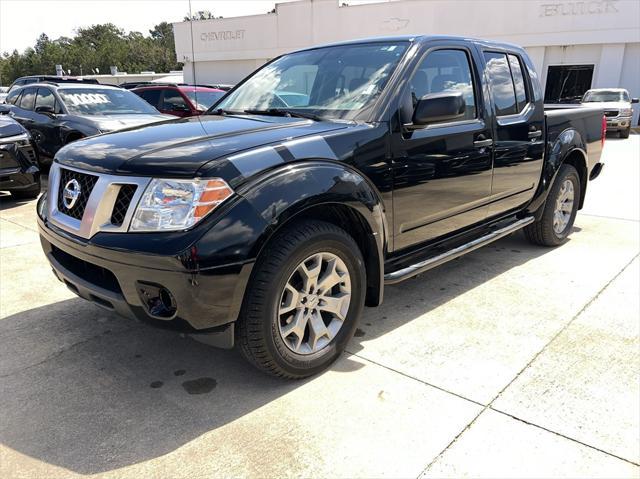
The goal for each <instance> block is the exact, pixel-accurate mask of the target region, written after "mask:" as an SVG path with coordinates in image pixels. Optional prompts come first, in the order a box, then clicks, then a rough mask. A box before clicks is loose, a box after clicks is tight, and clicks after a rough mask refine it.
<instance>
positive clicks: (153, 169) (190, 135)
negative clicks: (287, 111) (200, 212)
mask: <svg viewBox="0 0 640 479" xmlns="http://www.w3.org/2000/svg"><path fill="white" fill-rule="evenodd" d="M347 126H348V125H347V124H345V123H334V122H325V121H321V122H316V121H312V120H306V119H300V118H291V117H271V116H218V115H205V116H198V117H191V118H184V119H179V120H173V121H167V122H161V123H156V124H153V125H143V126H139V127H135V128H129V129H126V130H121V131H118V132H115V133H108V134H104V135H97V136H93V137H90V138H86V139H83V140H79V141H75V142H73V143H71V144H69V145H67V146H65V147H64V148H62V149H60V150H59V151H58V153H57V154H56V161H58V162H59V163H60V164H62V165H68V166H72V167H75V168H80V169H83V170H90V171H96V172H103V173H112V174H123V175H136V176H155V177H158V176H165V177H174V178H175V177H182V178H192V177H194V176H197V173H198V170H200V169H201V168H202V167H204V166H205V165H206V164H208V163H210V162H213V161H215V160H217V159H219V158H223V157H226V156H229V155H233V154H235V153H238V152H241V151H245V150H251V149H254V148H257V147H260V146H263V145H266V144H270V143H275V142H278V141H284V140H292V139H295V138H299V137H302V136H307V135H318V134H321V133H324V132H328V131H332V130H338V129H342V128H346V127H347ZM226 179H228V180H231V179H232V178H226Z"/></svg>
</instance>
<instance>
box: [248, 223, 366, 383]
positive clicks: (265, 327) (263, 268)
mask: <svg viewBox="0 0 640 479" xmlns="http://www.w3.org/2000/svg"><path fill="white" fill-rule="evenodd" d="M320 252H328V253H331V254H333V255H336V256H338V257H339V258H340V259H341V260H342V261H343V263H344V264H345V265H346V268H347V271H348V273H349V277H350V281H351V300H350V303H349V307H348V312H347V314H346V316H345V320H344V322H343V323H342V326H341V327H340V329H339V330H338V331H337V333H336V335H335V337H333V339H332V340H331V341H330V342H329V343H328V344H327V345H326V346H325V347H324V348H322V349H320V350H319V351H316V352H313V353H311V354H297V353H296V352H294V351H293V350H291V349H290V348H289V347H288V346H287V345H286V344H285V341H284V339H283V338H282V336H281V334H280V329H279V328H280V323H279V322H280V317H279V315H278V314H277V311H278V306H279V304H280V301H281V297H282V292H283V290H284V287H285V285H286V284H287V282H288V281H289V279H290V277H291V275H292V274H293V272H294V271H295V269H296V268H297V267H298V265H299V264H300V263H301V262H303V261H304V260H305V259H306V258H309V257H310V256H311V255H313V254H315V253H320ZM365 284H366V271H365V266H364V260H363V258H362V254H361V253H360V250H359V248H358V245H357V244H356V242H355V241H354V240H353V238H352V237H351V236H349V235H348V234H347V233H346V232H345V231H344V230H342V229H341V228H338V227H337V226H335V225H332V224H330V223H326V222H323V221H302V222H298V223H294V224H292V225H291V226H289V227H285V229H284V230H283V231H282V232H280V233H278V234H276V236H275V237H274V239H273V240H272V241H270V242H269V244H268V245H267V247H266V248H265V250H264V251H263V252H262V253H261V255H260V257H259V258H258V261H257V263H256V265H255V267H254V271H253V273H252V279H251V281H250V283H249V285H248V287H247V292H246V294H245V298H244V302H243V305H242V310H241V313H240V318H239V319H238V322H237V328H236V343H237V345H238V347H239V349H240V351H241V352H242V354H243V356H244V357H245V358H246V359H247V360H248V361H249V362H251V363H252V364H254V365H255V366H256V367H257V368H258V369H260V370H262V371H264V372H267V373H269V374H272V375H274V376H279V377H283V378H288V379H301V378H305V377H308V376H312V375H313V374H316V373H318V372H320V371H323V370H324V369H326V368H327V367H328V366H329V365H330V364H331V363H333V362H334V361H335V360H336V359H337V358H338V357H339V356H340V354H341V353H342V351H343V350H344V349H345V347H346V346H347V343H348V342H349V340H350V339H351V337H352V336H353V333H354V331H355V329H356V325H357V323H358V320H359V318H360V315H361V314H362V309H363V306H364V296H365V289H366V288H365Z"/></svg>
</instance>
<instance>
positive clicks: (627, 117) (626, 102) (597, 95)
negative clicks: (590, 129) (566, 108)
mask: <svg viewBox="0 0 640 479" xmlns="http://www.w3.org/2000/svg"><path fill="white" fill-rule="evenodd" d="M582 103H589V106H599V107H601V108H602V109H603V110H604V115H605V116H606V117H607V131H617V132H618V133H620V138H629V132H630V131H631V118H632V116H633V109H632V108H631V104H632V103H638V99H637V98H631V97H630V96H629V92H628V91H627V90H625V89H624V88H594V89H593V90H588V91H587V92H586V93H585V94H584V96H583V97H582ZM594 103H595V105H594Z"/></svg>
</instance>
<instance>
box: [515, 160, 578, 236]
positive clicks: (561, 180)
mask: <svg viewBox="0 0 640 479" xmlns="http://www.w3.org/2000/svg"><path fill="white" fill-rule="evenodd" d="M579 201H580V177H579V176H578V172H577V171H576V169H575V168H574V167H573V166H571V165H562V166H561V167H560V171H558V176H557V177H556V181H555V182H554V183H553V186H552V187H551V191H550V192H549V196H548V197H547V200H546V201H545V205H544V211H543V213H542V217H541V218H540V219H539V220H538V221H536V222H534V223H532V224H530V225H528V226H527V227H525V229H524V233H525V235H526V236H527V238H528V239H529V241H531V242H532V243H535V244H539V245H542V246H558V245H561V244H562V243H564V242H565V241H567V238H568V236H569V233H571V230H572V228H573V223H574V221H575V219H576V214H577V213H578V203H579Z"/></svg>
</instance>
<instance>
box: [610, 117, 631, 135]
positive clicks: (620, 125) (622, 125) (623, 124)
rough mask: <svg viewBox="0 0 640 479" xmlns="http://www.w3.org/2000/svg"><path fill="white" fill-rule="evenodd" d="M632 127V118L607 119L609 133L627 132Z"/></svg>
mask: <svg viewBox="0 0 640 479" xmlns="http://www.w3.org/2000/svg"><path fill="white" fill-rule="evenodd" d="M630 127H631V117H630V116H616V117H612V118H607V130H608V131H614V130H615V131H620V130H626V129H627V128H630Z"/></svg>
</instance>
